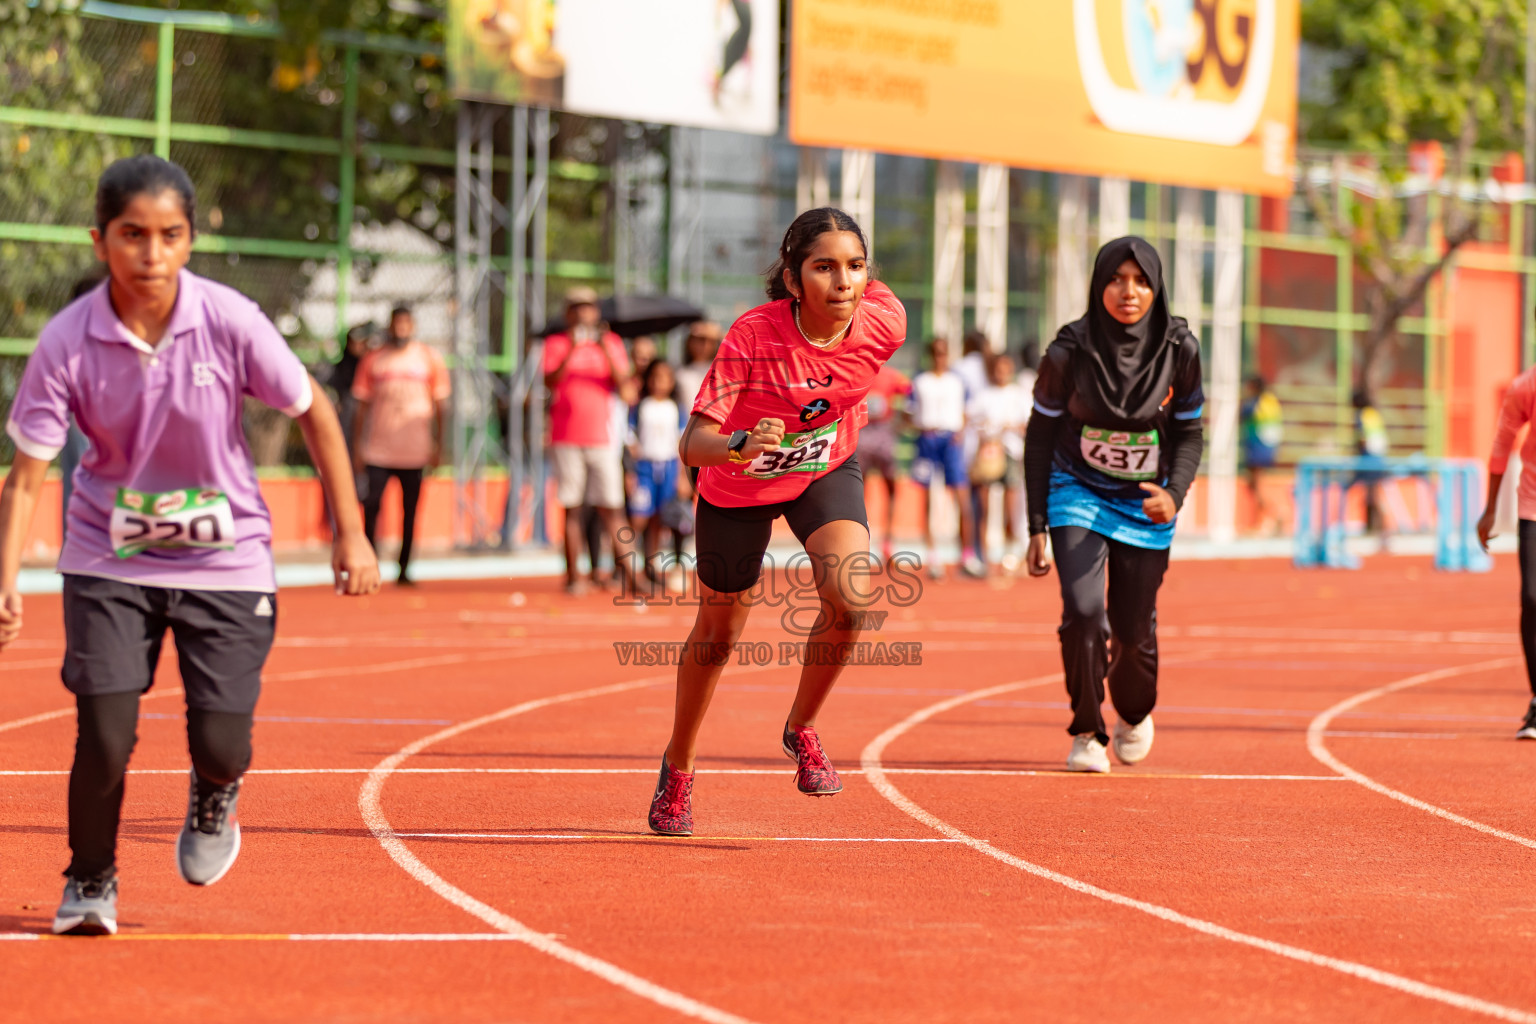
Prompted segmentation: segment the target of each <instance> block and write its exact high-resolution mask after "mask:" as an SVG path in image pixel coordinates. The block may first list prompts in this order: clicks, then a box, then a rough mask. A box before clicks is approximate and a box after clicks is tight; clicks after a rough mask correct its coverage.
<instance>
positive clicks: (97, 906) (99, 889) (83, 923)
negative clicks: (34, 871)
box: [53, 871, 117, 935]
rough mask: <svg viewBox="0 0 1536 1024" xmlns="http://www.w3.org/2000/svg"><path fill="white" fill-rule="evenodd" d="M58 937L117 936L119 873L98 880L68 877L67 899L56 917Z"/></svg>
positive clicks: (65, 886) (106, 875)
mask: <svg viewBox="0 0 1536 1024" xmlns="http://www.w3.org/2000/svg"><path fill="white" fill-rule="evenodd" d="M53 934H55V935H116V934H117V872H116V871H109V872H108V873H107V874H105V875H102V876H100V877H97V878H66V879H65V881H64V899H63V901H62V902H61V903H60V904H59V910H58V913H56V914H54V915H53Z"/></svg>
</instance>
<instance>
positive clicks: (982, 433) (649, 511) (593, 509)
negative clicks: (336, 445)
mask: <svg viewBox="0 0 1536 1024" xmlns="http://www.w3.org/2000/svg"><path fill="white" fill-rule="evenodd" d="M564 325H565V326H564V330H561V331H554V332H553V333H551V334H549V335H548V336H547V337H546V339H545V341H544V349H543V363H542V366H541V368H540V369H541V371H542V374H543V378H544V384H545V387H546V389H547V392H548V417H547V421H546V428H547V431H548V433H547V436H546V450H547V452H548V468H549V471H550V474H551V477H552V479H553V480H554V483H555V488H556V495H557V500H558V501H559V503H560V505H561V507H562V508H563V509H564V511H565V528H564V536H563V538H562V540H563V551H564V557H565V564H566V588H567V590H568V591H570V592H571V593H574V594H580V593H583V592H586V591H587V590H589V589H591V588H592V587H599V588H606V587H611V586H614V585H618V584H628V585H633V586H637V587H644V588H645V589H647V590H652V589H653V588H654V589H663V590H666V591H669V592H681V591H682V590H683V588H684V586H685V568H684V567H685V565H686V556H687V554H688V552H689V548H690V546H691V540H690V538H691V535H692V533H693V526H694V493H693V481H692V479H691V477H690V474H689V473H688V471H687V469H686V467H683V466H682V465H681V464H680V460H679V458H678V442H679V441H680V440H681V437H682V430H683V428H684V427H685V426H686V425H687V421H688V416H689V412H690V410H691V409H692V407H693V402H694V398H695V397H696V396H697V394H698V392H699V388H700V386H701V384H702V383H703V381H704V376H705V374H706V373H707V372H708V370H709V367H710V364H711V362H712V361H713V360H714V358H715V353H716V352H717V351H718V349H719V347H720V342H721V339H722V337H723V331H722V329H721V327H720V325H719V324H717V323H714V322H713V321H709V320H702V319H701V320H696V321H694V322H692V323H691V324H688V325H687V329H686V334H685V335H684V337H683V341H682V345H681V352H679V353H677V356H676V358H675V359H669V358H667V356H666V355H665V354H663V352H662V349H661V347H660V346H659V345H658V343H657V339H656V337H654V336H652V335H644V334H643V335H640V336H638V337H633V338H629V339H624V338H621V337H620V336H619V335H618V334H616V333H615V332H614V331H613V330H612V329H610V327H609V325H608V324H607V323H605V322H604V319H603V312H602V308H601V307H600V305H599V301H598V296H597V294H596V292H594V291H593V290H591V289H589V288H574V289H571V290H570V291H569V292H567V294H566V296H565V302H564ZM414 332H415V324H414V319H413V317H412V314H411V310H410V309H409V308H407V307H400V308H397V309H395V310H394V311H393V312H392V314H391V316H390V319H389V323H388V325H387V326H385V327H383V328H382V329H381V328H378V327H376V326H375V325H374V324H371V323H370V324H363V325H359V326H357V327H354V328H353V329H352V330H351V331H349V332H348V334H347V343H346V347H345V350H344V351H343V353H342V355H341V357H340V359H339V360H338V361H337V362H336V363H335V364H334V365H333V366H332V367H331V368H330V374H329V379H328V380H327V381H326V383H328V384H329V385H330V386H331V387H332V388H333V390H334V391H335V394H336V396H337V404H338V410H339V413H340V416H341V421H342V427H343V429H344V431H345V433H346V436H347V437H348V439H349V441H350V442H351V443H352V450H353V461H354V469H355V471H356V473H357V487H358V495H359V498H360V500H361V501H362V502H363V504H364V513H365V514H364V519H365V525H366V527H367V530H368V534H369V537H370V538H372V537H373V536H374V534H375V530H376V526H377V522H378V517H379V512H380V507H381V503H382V500H383V498H384V495H385V492H386V489H387V488H388V486H389V483H390V481H391V480H394V481H396V482H397V483H398V485H399V490H400V495H401V503H402V512H403V518H404V535H403V540H402V545H401V552H400V577H399V578H400V582H402V583H406V584H408V583H409V582H410V577H409V564H410V558H411V547H412V539H413V537H414V533H415V519H416V510H417V506H418V503H419V498H420V493H421V487H422V478H423V474H429V473H430V472H431V470H432V469H434V468H435V467H436V466H437V465H438V463H439V462H440V459H441V453H442V440H443V438H444V437H445V436H446V435H445V433H444V423H445V417H446V408H447V400H448V398H449V393H450V387H449V375H448V372H447V368H446V365H445V364H444V362H443V359H442V357H441V355H440V354H439V353H438V352H437V351H436V350H435V349H433V348H431V347H430V346H427V345H424V344H422V343H421V342H419V341H417V340H416V339H415V336H414ZM1038 358H1039V351H1038V346H1037V345H1035V344H1034V343H1028V344H1025V345H1024V346H1022V347H1021V348H1019V349H1018V350H1016V351H1008V350H1007V349H1006V348H1001V347H997V346H994V345H993V344H992V341H991V339H989V338H988V337H987V336H986V335H985V334H983V333H982V332H980V331H971V332H969V333H967V334H966V335H965V336H964V337H963V338H962V339H961V342H960V346H959V352H958V353H956V352H955V351H954V348H953V346H952V344H951V342H950V341H949V339H947V338H943V337H936V338H933V339H931V340H930V341H929V342H928V343H927V345H926V346H924V349H923V352H922V360H921V368H920V369H919V371H918V372H917V373H916V374H915V375H913V376H911V377H909V376H907V375H906V374H904V373H902V372H901V371H899V370H897V369H895V368H894V367H892V366H890V365H886V366H884V367H883V368H882V369H881V371H880V373H879V376H878V377H877V378H876V379H875V382H874V385H873V386H872V387H871V389H870V392H869V395H868V399H867V412H868V421H867V423H866V424H865V426H864V427H863V429H862V430H861V432H860V435H859V448H858V460H859V465H860V467H861V469H862V470H863V473H864V478H865V481H866V486H867V487H868V488H869V489H870V491H871V497H872V498H873V497H875V495H876V494H881V495H883V499H884V500H872V501H871V502H870V513H871V546H872V547H874V546H876V545H878V548H877V549H878V550H879V551H881V553H882V554H883V555H884V557H886V558H889V557H890V556H891V555H892V554H893V552H894V550H895V547H896V540H895V532H896V513H897V506H898V504H899V502H898V481H899V480H900V479H901V478H902V477H903V476H905V477H907V478H909V479H910V481H911V483H912V484H913V485H915V486H916V487H917V488H918V489H919V500H918V503H917V506H918V507H917V509H916V511H917V519H918V521H919V523H920V524H921V530H922V547H923V550H922V551H920V552H919V553H920V554H921V555H922V556H923V564H924V565H925V566H926V568H927V571H928V572H929V574H930V575H931V577H932V578H934V579H943V578H944V577H945V575H946V574H947V573H948V572H949V571H950V570H951V569H952V568H956V567H957V568H958V570H959V572H960V573H961V574H963V575H965V576H969V577H973V578H984V577H986V576H988V575H991V574H994V573H1004V574H1012V573H1016V572H1018V571H1019V570H1020V568H1021V565H1022V560H1023V554H1024V548H1025V545H1026V543H1027V541H1028V536H1027V531H1026V530H1025V529H1024V525H1023V522H1024V496H1023V477H1024V473H1023V460H1024V433H1025V429H1026V428H1027V426H1028V423H1029V417H1030V410H1031V408H1032V405H1033V397H1032V395H1033V389H1034V381H1035V368H1036V366H1037V364H1038ZM1353 403H1354V412H1355V416H1354V419H1355V435H1356V444H1355V448H1356V453H1357V454H1359V455H1361V456H1367V457H1372V456H1381V455H1384V454H1385V453H1386V451H1387V447H1388V444H1387V437H1386V429H1385V425H1384V421H1383V418H1382V416H1381V413H1380V412H1379V411H1378V410H1377V409H1376V408H1375V405H1374V403H1373V402H1372V400H1371V399H1370V397H1369V396H1368V395H1367V394H1365V393H1364V392H1360V393H1357V394H1356V395H1355V396H1354V398H1353ZM1240 423H1241V428H1240V429H1241V434H1240V437H1241V441H1240V465H1241V467H1242V473H1243V478H1244V481H1245V482H1246V484H1247V487H1248V489H1249V491H1250V495H1251V500H1252V504H1253V509H1254V522H1255V523H1256V525H1257V529H1258V531H1259V532H1261V533H1268V534H1277V533H1279V532H1280V531H1281V529H1282V527H1283V523H1284V518H1285V515H1284V510H1282V509H1280V508H1278V507H1276V501H1275V496H1274V495H1273V494H1271V493H1268V492H1267V491H1266V487H1265V483H1264V480H1265V476H1266V474H1267V473H1268V472H1269V471H1270V470H1271V469H1273V468H1274V467H1275V466H1276V464H1277V461H1278V458H1279V451H1280V444H1281V441H1282V438H1283V435H1284V429H1283V410H1282V407H1281V404H1280V401H1279V399H1278V398H1277V397H1276V396H1275V393H1274V391H1273V390H1272V388H1271V387H1270V385H1269V383H1268V382H1267V381H1266V380H1265V379H1264V378H1263V377H1260V376H1253V377H1250V378H1248V379H1247V380H1246V381H1245V382H1244V388H1243V401H1242V406H1241V419H1240ZM1357 482H1358V483H1361V484H1363V485H1364V486H1365V490H1366V508H1367V521H1368V528H1369V529H1378V528H1380V526H1381V514H1380V508H1379V505H1380V502H1379V499H1378V493H1379V490H1380V481H1379V480H1378V479H1376V478H1375V477H1374V476H1373V475H1372V474H1369V473H1366V472H1362V473H1361V474H1360V476H1359V479H1358V481H1357ZM637 567H638V568H637ZM626 572H630V573H635V574H636V575H637V576H640V575H643V577H644V579H643V580H641V579H635V580H628V581H626V580H624V579H623V578H622V576H623V574H624V573H626Z"/></svg>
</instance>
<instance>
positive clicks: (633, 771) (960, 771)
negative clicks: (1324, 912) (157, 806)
mask: <svg viewBox="0 0 1536 1024" xmlns="http://www.w3.org/2000/svg"><path fill="white" fill-rule="evenodd" d="M1330 735H1338V734H1337V733H1332V734H1330ZM1413 735H1420V734H1418V733H1414V734H1413ZM372 771H373V769H372V768H252V769H250V770H249V771H247V772H246V773H245V774H247V775H368V774H370V773H371V772H372ZM885 773H886V774H887V775H967V776H975V775H981V776H994V777H998V778H1008V777H1010V776H1018V777H1020V778H1039V779H1080V780H1088V779H1095V778H1096V780H1097V781H1099V782H1111V781H1113V782H1119V781H1122V780H1126V779H1183V780H1196V781H1216V782H1348V781H1349V780H1348V779H1346V778H1344V777H1343V776H1341V775H1206V774H1201V773H1196V772H1189V773H1180V772H1134V771H1119V772H1115V773H1114V774H1113V775H1109V776H1097V777H1095V776H1094V775H1093V774H1091V773H1084V772H1069V771H1067V770H1066V769H1064V768H1062V769H1048V770H1035V769H1024V768H887V769H885ZM68 774H69V770H68V769H64V768H50V769H41V768H40V769H4V770H0V778H12V777H27V776H35V775H40V776H48V775H68ZM128 774H129V775H175V776H177V777H178V778H180V777H184V776H185V775H186V774H187V769H186V768H130V769H129V770H128ZM394 774H395V775H655V774H656V769H655V768H397V769H395V771H394ZM698 774H700V775H772V776H776V777H781V778H784V777H790V776H793V775H794V774H795V770H794V769H793V768H700V769H699V770H698ZM842 774H844V775H863V774H864V770H863V769H862V768H847V769H844V770H843V772H842Z"/></svg>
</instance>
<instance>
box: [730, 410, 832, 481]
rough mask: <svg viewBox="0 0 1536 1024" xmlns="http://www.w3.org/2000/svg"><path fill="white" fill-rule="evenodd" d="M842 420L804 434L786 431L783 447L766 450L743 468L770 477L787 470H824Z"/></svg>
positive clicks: (744, 470) (748, 473)
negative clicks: (787, 432)
mask: <svg viewBox="0 0 1536 1024" xmlns="http://www.w3.org/2000/svg"><path fill="white" fill-rule="evenodd" d="M840 422H841V421H840V420H839V421H836V422H832V423H828V424H827V425H826V426H824V427H819V428H817V429H816V430H807V431H805V432H804V433H802V434H785V435H784V443H783V446H782V447H779V448H775V449H774V450H773V451H771V452H763V453H762V454H761V455H759V456H758V457H757V458H755V459H753V460H752V461H751V462H750V463H749V464H748V465H747V466H746V468H745V469H743V470H742V472H744V473H745V474H746V475H747V476H750V477H756V478H757V479H759V480H770V479H772V478H774V477H777V476H783V475H784V474H786V473H820V472H823V471H824V470H826V468H827V466H828V461H827V460H828V457H829V456H830V455H831V452H832V444H833V442H835V441H836V440H837V426H838V423H840Z"/></svg>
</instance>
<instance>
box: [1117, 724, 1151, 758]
mask: <svg viewBox="0 0 1536 1024" xmlns="http://www.w3.org/2000/svg"><path fill="white" fill-rule="evenodd" d="M1110 745H1111V746H1113V747H1114V748H1115V756H1116V757H1118V758H1119V759H1120V763H1121V764H1135V763H1136V762H1138V761H1140V760H1141V759H1142V758H1144V757H1146V756H1147V755H1148V754H1150V753H1152V716H1151V715H1148V716H1147V717H1146V718H1143V719H1142V720H1141V722H1140V723H1139V724H1137V725H1126V724H1125V723H1124V722H1116V723H1115V734H1114V738H1113V739H1111V740H1110Z"/></svg>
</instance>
